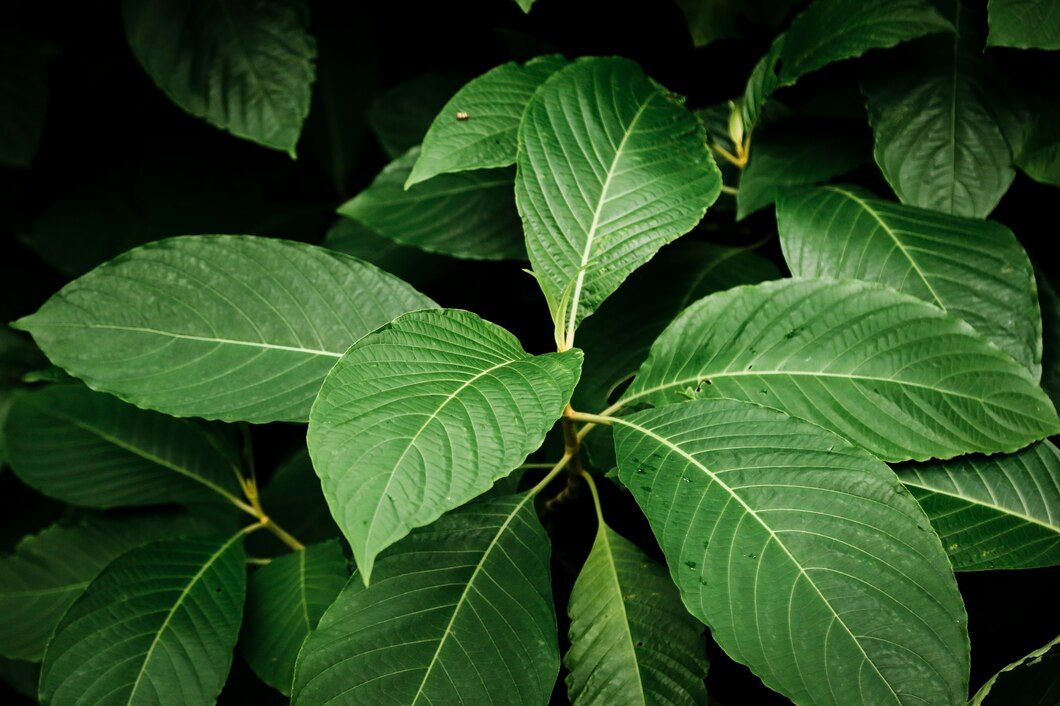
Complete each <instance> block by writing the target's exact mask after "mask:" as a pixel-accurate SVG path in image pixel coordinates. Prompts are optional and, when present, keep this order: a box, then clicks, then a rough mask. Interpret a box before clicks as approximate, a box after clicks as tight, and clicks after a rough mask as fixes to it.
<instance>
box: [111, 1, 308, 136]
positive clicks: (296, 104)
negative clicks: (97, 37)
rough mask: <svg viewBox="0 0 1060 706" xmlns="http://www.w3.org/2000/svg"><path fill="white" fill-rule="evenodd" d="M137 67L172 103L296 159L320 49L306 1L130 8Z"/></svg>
mask: <svg viewBox="0 0 1060 706" xmlns="http://www.w3.org/2000/svg"><path fill="white" fill-rule="evenodd" d="M122 11H123V12H122V14H123V17H124V20H125V34H126V36H127V38H128V40H129V46H131V47H132V51H133V54H134V55H136V59H137V60H138V61H139V62H140V64H141V65H142V66H143V67H144V70H145V71H147V73H148V75H149V76H150V77H151V78H152V80H154V82H155V84H157V85H158V87H159V88H160V89H162V91H164V92H165V94H166V95H167V96H169V97H170V99H171V100H172V101H173V102H174V103H176V104H177V105H179V106H180V107H181V108H183V109H184V110H186V111H188V112H189V113H191V114H192V115H195V116H197V117H200V118H205V119H206V120H207V121H208V122H210V123H213V124H214V125H216V126H217V127H219V128H221V129H223V130H227V131H228V132H230V133H232V134H233V135H235V136H237V137H242V138H245V139H248V140H253V141H254V142H257V143H259V144H261V145H264V146H266V147H271V148H273V149H278V150H283V151H285V152H288V153H289V154H290V155H291V156H292V157H293V156H294V148H295V144H296V143H297V142H298V135H299V133H300V132H301V131H302V123H303V121H305V117H306V115H308V113H309V96H310V87H311V85H312V83H313V78H314V71H313V59H314V58H315V57H316V43H315V42H314V41H313V38H312V37H311V36H310V35H309V32H308V25H309V14H308V10H307V8H306V3H305V2H304V0H265V1H264V2H262V1H261V0H190V1H187V0H124V2H123V3H122Z"/></svg>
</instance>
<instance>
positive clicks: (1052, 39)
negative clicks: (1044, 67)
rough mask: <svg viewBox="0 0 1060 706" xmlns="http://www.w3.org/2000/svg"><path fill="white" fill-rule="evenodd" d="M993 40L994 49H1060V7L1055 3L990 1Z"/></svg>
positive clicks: (1033, 0)
mask: <svg viewBox="0 0 1060 706" xmlns="http://www.w3.org/2000/svg"><path fill="white" fill-rule="evenodd" d="M987 7H988V8H989V12H990V37H989V39H988V40H987V43H988V44H990V45H991V46H995V47H1018V48H1020V49H1060V5H1058V4H1057V3H1056V0H990V3H989V4H988V6H987Z"/></svg>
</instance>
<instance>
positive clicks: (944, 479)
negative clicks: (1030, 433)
mask: <svg viewBox="0 0 1060 706" xmlns="http://www.w3.org/2000/svg"><path fill="white" fill-rule="evenodd" d="M895 471H896V472H897V473H898V477H899V478H900V479H901V481H902V482H903V483H904V484H905V485H906V487H908V488H909V489H910V491H911V492H912V493H913V497H915V498H916V499H917V500H918V501H919V502H920V505H921V507H923V508H924V511H925V512H927V515H928V517H929V518H931V523H932V524H933V525H934V526H935V531H936V532H938V533H939V536H941V537H942V546H943V547H945V548H946V551H947V553H948V554H949V555H950V563H951V564H953V568H954V570H955V571H983V570H986V569H1025V568H1031V567H1036V566H1055V565H1057V564H1060V451H1057V448H1056V447H1055V446H1053V445H1052V444H1051V443H1050V442H1048V441H1042V442H1040V443H1037V444H1034V445H1033V446H1029V447H1027V448H1026V449H1023V450H1022V451H1020V452H1018V453H1015V454H1009V455H1003V456H1002V455H996V456H979V455H975V456H962V457H961V458H955V459H951V460H949V461H932V462H929V463H906V464H902V465H900V466H896V467H895Z"/></svg>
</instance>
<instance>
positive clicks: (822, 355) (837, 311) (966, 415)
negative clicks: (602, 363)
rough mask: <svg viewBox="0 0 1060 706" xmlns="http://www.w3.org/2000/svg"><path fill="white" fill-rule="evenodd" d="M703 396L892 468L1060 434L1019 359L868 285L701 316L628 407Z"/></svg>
mask: <svg viewBox="0 0 1060 706" xmlns="http://www.w3.org/2000/svg"><path fill="white" fill-rule="evenodd" d="M700 396H702V397H710V398H716V397H729V398H734V399H742V400H747V401H750V402H756V403H758V404H763V405H767V406H769V407H774V408H776V409H780V410H782V411H784V412H787V413H788V414H791V415H794V416H797V417H801V418H803V419H806V420H808V421H811V422H814V423H815V424H819V425H821V426H823V427H825V428H826V429H829V430H831V431H834V432H836V433H838V434H841V435H842V436H844V437H846V438H848V439H850V440H851V441H853V442H854V443H856V444H858V445H860V446H862V447H864V448H866V449H868V450H869V451H871V452H872V453H873V454H875V455H876V456H878V457H879V458H882V459H884V460H888V461H904V460H909V459H916V460H926V459H928V458H933V457H934V458H951V457H953V456H957V455H960V454H964V453H971V452H975V451H979V452H982V453H997V452H1011V451H1016V450H1018V449H1021V448H1023V447H1024V446H1026V445H1028V444H1029V443H1031V442H1032V441H1036V440H1037V439H1041V438H1043V437H1046V436H1049V435H1050V434H1055V433H1057V431H1058V430H1060V420H1058V419H1057V416H1056V411H1055V410H1054V409H1053V406H1052V403H1051V402H1050V401H1049V399H1048V397H1046V395H1045V393H1044V392H1042V390H1041V389H1040V388H1039V387H1038V385H1037V384H1036V383H1035V381H1034V380H1033V378H1032V377H1031V375H1030V373H1028V372H1027V370H1026V368H1024V367H1023V366H1021V365H1019V364H1018V363H1017V362H1016V361H1015V360H1013V359H1012V358H1011V357H1010V356H1009V355H1008V354H1006V353H1003V352H1001V351H1000V350H998V349H997V348H996V347H994V346H993V345H991V344H990V343H988V342H987V341H986V340H984V339H983V338H981V337H980V336H979V335H978V334H976V333H975V332H974V331H973V330H972V328H971V327H970V326H968V324H966V323H964V322H963V321H960V320H959V319H956V318H954V317H953V316H951V315H949V314H947V313H945V312H943V311H941V310H940V309H938V308H936V307H934V306H932V305H930V304H927V303H926V302H923V301H920V300H919V299H915V298H913V297H911V296H909V295H906V294H901V293H898V292H896V291H894V290H891V289H886V288H884V287H881V286H879V285H875V284H869V283H866V282H855V281H843V282H830V281H826V280H816V279H812V280H781V281H779V282H767V283H765V284H761V285H756V286H749V287H738V288H736V289H731V290H729V291H727V292H721V293H720V294H713V295H711V296H709V297H706V298H705V299H701V300H700V301H698V302H696V303H695V304H693V305H692V306H690V307H689V308H688V309H686V310H685V312H684V313H683V314H682V315H681V316H679V317H678V318H677V319H676V320H674V322H673V323H672V324H670V326H669V327H668V328H667V329H666V331H664V332H663V334H662V335H661V336H660V337H659V339H658V340H657V341H656V342H655V344H654V345H653V346H652V350H651V354H650V355H649V356H648V360H647V361H645V363H644V365H643V366H641V369H640V372H638V373H637V377H636V379H634V381H633V384H632V385H631V386H630V387H629V389H628V390H627V391H626V394H625V395H624V396H623V400H625V402H626V403H627V404H629V403H631V402H634V401H640V402H647V403H650V404H653V405H656V406H660V405H664V404H668V403H671V402H678V401H681V400H682V399H685V398H687V397H693V398H694V397H700Z"/></svg>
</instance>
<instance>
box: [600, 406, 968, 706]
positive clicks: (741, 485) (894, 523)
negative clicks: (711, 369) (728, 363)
mask: <svg viewBox="0 0 1060 706" xmlns="http://www.w3.org/2000/svg"><path fill="white" fill-rule="evenodd" d="M616 421H617V422H619V423H618V424H617V425H616V428H615V444H616V449H617V454H618V467H619V474H620V478H621V479H622V481H623V482H624V483H625V484H626V485H627V487H629V488H630V490H631V491H632V493H633V496H634V498H635V499H636V500H637V503H638V504H639V505H640V507H641V509H643V510H644V513H645V515H646V516H647V518H648V521H649V522H650V523H651V526H652V530H653V531H654V533H655V536H656V538H657V539H658V540H659V544H660V546H661V548H662V551H663V554H665V555H666V559H667V563H668V564H669V566H670V574H671V576H672V577H673V579H674V581H675V582H676V583H677V585H678V587H679V588H680V590H681V594H682V597H683V598H684V602H685V605H686V606H688V608H689V610H691V611H692V613H693V615H695V616H696V617H697V618H699V619H700V620H702V621H704V622H705V623H706V624H707V625H708V626H709V627H710V629H711V635H712V636H713V638H714V639H715V640H716V641H717V642H718V644H719V645H721V646H722V648H723V649H724V650H725V651H726V652H727V653H729V655H730V656H732V657H733V658H734V659H736V660H737V661H739V662H742V663H744V664H747V665H748V666H749V667H751V669H752V671H754V672H755V673H756V674H757V675H758V676H759V677H761V679H762V680H763V681H764V682H765V683H766V685H767V686H769V687H770V688H772V689H775V690H776V691H779V692H780V693H782V694H784V695H786V696H788V697H789V698H791V699H792V700H793V701H795V702H796V703H814V704H844V705H848V704H872V705H873V706H875V705H878V704H900V703H911V702H914V701H916V702H922V703H937V704H961V703H964V699H965V696H966V694H967V689H968V637H967V631H966V626H967V618H966V616H965V611H964V604H963V602H962V600H961V596H960V593H958V591H957V584H956V582H955V581H954V578H953V573H952V571H951V569H950V566H949V563H948V562H947V560H946V554H945V552H944V551H943V550H942V547H941V545H940V544H939V540H938V537H937V536H936V535H935V534H934V533H933V532H931V530H930V525H929V524H928V520H927V518H926V517H925V516H924V513H923V511H922V510H921V509H920V508H919V507H918V506H917V504H916V503H915V502H914V501H913V499H912V498H911V497H909V495H908V493H905V492H904V491H903V489H902V486H901V484H900V483H899V482H898V479H897V478H895V476H894V474H893V473H891V472H890V470H888V469H887V467H886V466H885V465H883V464H882V463H880V462H879V461H877V460H876V459H874V458H872V457H871V456H870V455H869V454H868V453H866V452H865V451H863V450H861V449H858V448H856V447H854V446H852V445H850V444H848V443H847V442H845V441H844V440H843V439H841V438H840V437H838V436H836V435H834V434H831V433H829V432H827V431H825V430H823V429H821V428H819V427H817V426H814V425H812V424H808V423H806V422H803V421H801V420H797V419H795V418H793V417H789V416H787V415H785V414H783V413H781V412H777V411H775V410H770V409H767V408H765V407H760V406H758V405H754V404H749V403H747V402H741V401H737V400H699V401H695V402H690V403H688V404H684V405H671V406H669V407H665V408H661V409H653V410H647V411H644V412H638V413H636V414H634V415H631V416H630V417H627V418H622V419H618V420H616Z"/></svg>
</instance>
